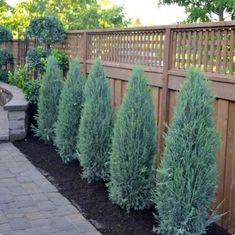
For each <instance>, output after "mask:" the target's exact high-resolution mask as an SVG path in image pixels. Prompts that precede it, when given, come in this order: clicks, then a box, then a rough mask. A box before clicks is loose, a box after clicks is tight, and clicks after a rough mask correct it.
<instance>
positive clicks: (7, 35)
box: [0, 25, 13, 44]
mask: <svg viewBox="0 0 235 235" xmlns="http://www.w3.org/2000/svg"><path fill="white" fill-rule="evenodd" d="M12 38H13V37H12V33H11V31H10V30H9V29H7V28H6V27H4V26H2V25H0V44H1V43H4V42H9V41H11V40H12Z"/></svg>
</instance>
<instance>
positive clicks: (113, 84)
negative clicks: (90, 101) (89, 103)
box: [109, 78, 115, 107]
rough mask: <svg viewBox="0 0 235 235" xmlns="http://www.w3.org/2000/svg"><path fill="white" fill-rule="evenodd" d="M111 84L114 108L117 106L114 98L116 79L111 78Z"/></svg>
mask: <svg viewBox="0 0 235 235" xmlns="http://www.w3.org/2000/svg"><path fill="white" fill-rule="evenodd" d="M109 82H110V92H111V96H112V105H113V107H114V105H115V103H114V97H115V83H114V79H112V78H110V79H109Z"/></svg>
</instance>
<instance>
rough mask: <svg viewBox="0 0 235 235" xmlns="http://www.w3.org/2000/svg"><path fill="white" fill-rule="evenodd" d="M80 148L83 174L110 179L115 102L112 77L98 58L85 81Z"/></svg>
mask: <svg viewBox="0 0 235 235" xmlns="http://www.w3.org/2000/svg"><path fill="white" fill-rule="evenodd" d="M84 96H85V103H84V108H83V110H82V116H81V123H80V127H79V134H78V144H77V149H78V152H79V160H80V164H81V166H82V168H83V177H84V178H86V179H87V180H88V182H94V181H100V180H107V179H108V175H109V168H108V161H109V153H110V147H111V134H112V122H113V121H112V119H113V111H112V103H111V94H110V89H109V81H108V79H107V78H106V76H105V72H104V70H103V67H102V65H101V62H100V60H98V59H97V60H96V61H95V63H94V65H93V66H92V69H91V73H90V74H89V77H88V80H87V82H86V85H85V92H84Z"/></svg>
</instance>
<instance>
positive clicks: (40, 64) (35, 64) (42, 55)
mask: <svg viewBox="0 0 235 235" xmlns="http://www.w3.org/2000/svg"><path fill="white" fill-rule="evenodd" d="M49 54H50V50H48V49H45V48H42V47H36V48H29V50H28V51H27V65H28V66H29V68H33V69H36V70H39V72H44V70H45V67H46V66H45V63H44V60H46V59H47V57H48V56H49Z"/></svg>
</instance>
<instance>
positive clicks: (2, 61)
mask: <svg viewBox="0 0 235 235" xmlns="http://www.w3.org/2000/svg"><path fill="white" fill-rule="evenodd" d="M12 62H13V54H12V52H11V50H9V49H7V48H3V49H0V67H1V66H2V65H7V64H10V63H12Z"/></svg>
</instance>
